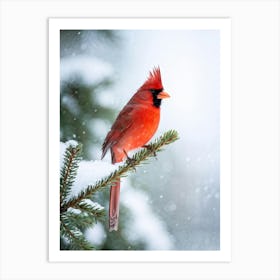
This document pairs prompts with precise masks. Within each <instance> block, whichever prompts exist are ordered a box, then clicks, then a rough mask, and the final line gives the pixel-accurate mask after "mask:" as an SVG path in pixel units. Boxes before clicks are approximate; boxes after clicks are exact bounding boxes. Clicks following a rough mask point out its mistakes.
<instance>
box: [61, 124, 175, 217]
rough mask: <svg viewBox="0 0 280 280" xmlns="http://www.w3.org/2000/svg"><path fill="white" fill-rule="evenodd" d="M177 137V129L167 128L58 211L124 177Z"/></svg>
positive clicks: (63, 210)
mask: <svg viewBox="0 0 280 280" xmlns="http://www.w3.org/2000/svg"><path fill="white" fill-rule="evenodd" d="M178 139H179V137H178V132H177V131H175V130H169V131H167V132H165V133H164V134H163V135H162V136H160V137H159V138H158V139H156V140H155V141H154V142H152V143H151V144H149V145H148V146H146V147H145V148H143V149H141V150H140V151H139V152H137V153H136V154H134V155H133V157H132V158H128V159H127V160H126V161H125V163H124V164H123V165H121V166H119V168H118V169H117V170H115V171H114V172H112V173H111V174H110V175H109V176H107V177H105V178H103V179H101V180H99V181H98V182H96V183H95V184H94V185H89V186H88V187H87V188H86V189H85V190H82V191H81V192H80V193H79V194H78V195H77V196H76V197H74V198H71V199H69V200H68V201H67V202H66V203H63V204H62V205H61V208H60V211H61V212H65V211H67V209H68V208H69V207H75V205H77V204H79V203H80V202H81V201H82V200H83V199H88V198H90V197H92V195H93V194H94V193H95V192H96V191H99V190H101V189H103V188H105V187H107V186H111V185H112V184H114V182H116V181H117V180H118V179H120V178H121V177H125V176H126V174H127V173H128V172H129V171H132V170H135V168H136V166H138V165H140V164H141V163H142V162H144V161H146V160H147V159H148V158H149V157H151V156H155V154H156V153H157V152H160V151H161V150H162V149H163V147H164V146H165V145H168V144H171V143H173V142H174V141H176V140H178Z"/></svg>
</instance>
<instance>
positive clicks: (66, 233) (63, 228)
mask: <svg viewBox="0 0 280 280" xmlns="http://www.w3.org/2000/svg"><path fill="white" fill-rule="evenodd" d="M80 218H81V217H79V218H78V219H73V215H72V214H70V215H69V213H64V214H62V215H60V235H61V236H63V237H64V238H65V239H66V240H67V241H68V243H69V244H68V245H69V249H71V250H92V249H94V247H93V246H92V245H91V244H90V243H89V242H88V241H87V240H86V239H85V237H84V235H83V233H82V232H81V230H80V228H79V227H78V226H79V225H81V224H82V221H81V220H82V219H80ZM77 220H78V221H79V223H80V224H79V225H77V224H75V223H77ZM83 225H84V224H83Z"/></svg>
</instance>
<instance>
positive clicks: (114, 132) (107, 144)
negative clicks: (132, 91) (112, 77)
mask: <svg viewBox="0 0 280 280" xmlns="http://www.w3.org/2000/svg"><path fill="white" fill-rule="evenodd" d="M134 111H138V110H137V107H136V106H133V105H127V106H125V107H124V108H123V109H122V111H121V112H120V113H119V115H118V117H117V119H116V121H115V122H114V124H113V126H112V128H111V130H110V131H109V133H108V134H107V136H106V138H105V140H104V143H103V145H102V157H101V159H102V158H103V157H104V156H105V154H106V153H107V151H108V150H109V149H110V148H111V147H112V146H113V145H114V144H115V143H117V142H118V140H119V139H120V138H121V136H122V135H123V134H124V133H125V132H126V131H127V130H128V129H129V128H130V127H131V126H132V125H133V118H132V116H133V115H134Z"/></svg>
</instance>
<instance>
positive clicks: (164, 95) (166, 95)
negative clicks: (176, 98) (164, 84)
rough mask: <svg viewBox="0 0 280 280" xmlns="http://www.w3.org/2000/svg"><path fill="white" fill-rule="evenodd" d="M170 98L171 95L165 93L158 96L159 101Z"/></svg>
mask: <svg viewBox="0 0 280 280" xmlns="http://www.w3.org/2000/svg"><path fill="white" fill-rule="evenodd" d="M169 97H170V95H169V94H168V93H167V92H165V91H162V92H160V93H159V94H158V95H157V98H158V99H164V98H169Z"/></svg>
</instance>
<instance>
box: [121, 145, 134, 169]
mask: <svg viewBox="0 0 280 280" xmlns="http://www.w3.org/2000/svg"><path fill="white" fill-rule="evenodd" d="M123 152H124V153H125V156H126V161H127V163H128V165H130V166H131V165H132V166H133V165H134V163H135V162H136V160H135V159H134V158H131V157H129V156H128V154H127V152H126V151H125V150H123ZM132 169H133V170H134V171H136V168H135V166H133V168H132Z"/></svg>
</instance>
